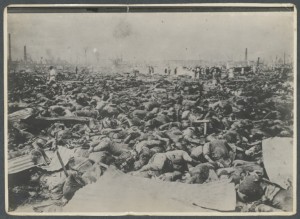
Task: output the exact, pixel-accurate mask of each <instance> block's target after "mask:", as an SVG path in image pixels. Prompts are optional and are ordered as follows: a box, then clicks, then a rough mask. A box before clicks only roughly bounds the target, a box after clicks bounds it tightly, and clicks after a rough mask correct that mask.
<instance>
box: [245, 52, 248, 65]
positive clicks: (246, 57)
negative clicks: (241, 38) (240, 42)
mask: <svg viewBox="0 0 300 219" xmlns="http://www.w3.org/2000/svg"><path fill="white" fill-rule="evenodd" d="M245 63H246V65H248V49H247V48H246V51H245Z"/></svg>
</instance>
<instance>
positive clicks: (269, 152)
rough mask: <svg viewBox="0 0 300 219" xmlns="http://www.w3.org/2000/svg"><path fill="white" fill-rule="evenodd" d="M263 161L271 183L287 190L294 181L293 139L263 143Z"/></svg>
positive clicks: (274, 139) (270, 139)
mask: <svg viewBox="0 0 300 219" xmlns="http://www.w3.org/2000/svg"><path fill="white" fill-rule="evenodd" d="M262 149H263V161H264V166H265V169H266V172H267V174H268V177H269V179H270V181H271V182H274V183H277V184H278V185H280V186H281V187H282V188H284V189H286V188H287V187H288V186H289V182H288V181H291V182H292V180H293V170H294V168H293V159H294V154H295V153H294V147H293V139H292V138H280V137H276V138H268V139H266V140H264V141H263V142H262Z"/></svg>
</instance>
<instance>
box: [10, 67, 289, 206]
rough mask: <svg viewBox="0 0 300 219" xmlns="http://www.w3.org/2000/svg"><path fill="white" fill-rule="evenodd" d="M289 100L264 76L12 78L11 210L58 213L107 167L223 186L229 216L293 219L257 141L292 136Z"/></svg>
mask: <svg viewBox="0 0 300 219" xmlns="http://www.w3.org/2000/svg"><path fill="white" fill-rule="evenodd" d="M11 78H12V76H9V79H11ZM292 94H293V87H292V86H291V84H290V83H288V81H284V80H283V79H281V78H278V77H272V76H265V75H264V76H263V75H262V76H255V77H254V76H253V77H249V78H248V79H247V80H233V79H232V80H230V79H226V80H221V81H220V83H217V84H215V83H212V81H211V80H206V81H203V80H180V79H178V78H171V77H169V78H166V77H156V78H153V77H152V78H150V77H143V78H139V77H125V76H123V75H107V76H105V75H102V76H101V75H100V76H97V77H96V76H85V77H84V78H83V79H82V80H81V81H57V82H56V83H51V84H47V83H46V80H45V78H43V77H37V76H32V75H30V74H26V73H23V74H15V75H14V76H13V79H11V80H9V87H8V97H9V104H8V112H9V115H8V129H9V130H8V159H9V160H8V161H9V162H8V163H9V166H8V173H9V202H10V203H9V207H10V210H14V209H15V208H17V207H18V206H19V205H24V204H26V203H27V204H32V203H36V202H42V201H45V200H56V201H55V205H56V207H59V206H60V207H61V206H64V205H65V204H66V203H67V202H68V201H69V200H70V199H72V197H73V195H74V194H75V193H76V191H77V190H78V189H80V188H82V187H84V186H86V185H87V184H91V183H94V182H96V181H97V180H98V179H99V178H101V175H102V174H103V173H104V172H105V170H106V169H107V168H108V166H111V165H113V166H115V167H116V168H118V169H119V170H121V171H123V172H124V173H126V174H130V175H134V176H140V177H146V178H155V179H159V180H162V181H177V182H182V183H189V184H196V183H198V184H203V183H209V182H212V181H217V180H223V179H228V180H230V181H231V182H233V183H234V184H235V185H236V192H237V197H238V202H237V205H236V211H291V208H292V195H291V194H292V193H291V191H292V190H291V187H289V188H287V189H283V188H281V187H280V186H278V185H277V184H276V183H273V182H270V181H269V180H268V176H267V174H266V172H265V170H264V162H263V159H262V141H263V140H264V139H267V138H270V137H275V136H277V137H292V136H293V109H292V106H293V99H292ZM56 210H57V209H56ZM35 211H54V210H53V209H49V208H47V209H45V208H35Z"/></svg>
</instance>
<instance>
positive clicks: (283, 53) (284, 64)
mask: <svg viewBox="0 0 300 219" xmlns="http://www.w3.org/2000/svg"><path fill="white" fill-rule="evenodd" d="M283 65H285V53H283Z"/></svg>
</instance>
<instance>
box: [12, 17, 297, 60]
mask: <svg viewBox="0 0 300 219" xmlns="http://www.w3.org/2000/svg"><path fill="white" fill-rule="evenodd" d="M8 32H9V33H11V42H12V58H13V60H15V59H20V58H22V56H23V46H24V45H26V46H27V50H28V53H29V54H30V56H31V57H32V58H34V59H39V58H40V57H41V56H43V57H47V56H53V57H61V58H65V59H67V60H73V61H76V60H77V61H78V60H80V59H81V60H83V59H84V53H85V52H84V51H85V49H86V51H87V56H88V58H89V59H96V57H97V56H98V59H110V58H116V57H121V56H122V57H123V58H124V59H136V60H160V59H162V60H177V59H181V60H182V59H183V60H184V59H194V60H195V59H203V60H211V59H213V60H228V59H235V60H242V59H243V58H244V53H245V48H246V47H247V48H248V57H249V59H253V60H254V59H255V60H256V59H257V57H258V56H260V57H262V58H265V59H269V58H270V57H273V58H275V56H276V55H278V57H280V56H283V53H284V52H286V53H287V55H292V54H293V34H294V33H293V13H292V12H256V13H255V12H239V13H228V12H224V13H203V12H201V13H143V14H142V13H123V14H120V13H86V14H79V13H77V14H9V15H8Z"/></svg>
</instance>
